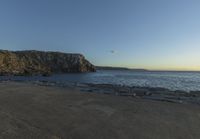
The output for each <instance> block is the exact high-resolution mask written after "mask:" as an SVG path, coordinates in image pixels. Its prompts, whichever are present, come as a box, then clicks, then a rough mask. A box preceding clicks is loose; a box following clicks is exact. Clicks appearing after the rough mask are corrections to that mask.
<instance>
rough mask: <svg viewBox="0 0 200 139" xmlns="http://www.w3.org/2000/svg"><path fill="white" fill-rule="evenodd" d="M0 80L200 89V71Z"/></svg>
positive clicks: (109, 72) (114, 72) (101, 72)
mask: <svg viewBox="0 0 200 139" xmlns="http://www.w3.org/2000/svg"><path fill="white" fill-rule="evenodd" d="M0 80H13V81H51V82H60V83H93V84H113V85H125V86H139V87H162V88H167V89H170V90H173V91H174V90H182V91H200V72H172V71H131V70H130V71H129V70H98V71H97V72H94V73H69V74H54V75H52V76H49V77H43V76H1V77H0Z"/></svg>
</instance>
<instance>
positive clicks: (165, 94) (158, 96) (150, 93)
mask: <svg viewBox="0 0 200 139" xmlns="http://www.w3.org/2000/svg"><path fill="white" fill-rule="evenodd" d="M20 82H22V83H23V82H24V81H20ZM29 83H30V84H37V85H40V86H52V87H61V88H71V89H73V88H75V89H77V90H79V91H81V92H90V93H97V94H98V93H99V94H107V95H112V96H125V97H133V98H139V99H149V100H154V101H165V102H172V103H181V104H182V103H186V104H187V103H191V104H197V105H200V91H190V92H186V91H181V90H176V91H172V90H169V89H166V88H161V87H138V86H133V87H129V86H122V85H113V84H91V83H73V82H71V83H69V82H66V83H60V82H50V81H30V82H29Z"/></svg>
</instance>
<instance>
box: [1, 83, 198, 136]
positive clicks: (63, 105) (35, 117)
mask: <svg viewBox="0 0 200 139" xmlns="http://www.w3.org/2000/svg"><path fill="white" fill-rule="evenodd" d="M0 138H2V139H199V138H200V106H199V105H194V104H193V105H192V104H176V103H169V102H159V101H151V100H144V99H136V98H130V97H120V96H112V95H105V94H97V93H83V92H79V91H78V90H76V89H66V88H65V89H64V88H57V87H45V86H37V85H33V84H28V83H27V84H26V83H16V82H3V83H0Z"/></svg>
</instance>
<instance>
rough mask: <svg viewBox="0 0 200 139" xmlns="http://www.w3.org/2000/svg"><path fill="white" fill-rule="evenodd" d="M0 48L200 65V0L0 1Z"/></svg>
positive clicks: (107, 61) (129, 63)
mask: <svg viewBox="0 0 200 139" xmlns="http://www.w3.org/2000/svg"><path fill="white" fill-rule="evenodd" d="M0 49H8V50H24V49H26V50H28V49H36V50H51V51H62V52H73V53H82V54H84V55H85V56H86V58H87V59H89V60H90V61H91V62H92V63H93V64H95V65H106V66H109V65H110V66H126V67H131V68H148V69H168V70H169V69H170V70H172V69H176V70H177V69H179V70H200V1H199V0H0ZM111 50H113V51H114V52H111Z"/></svg>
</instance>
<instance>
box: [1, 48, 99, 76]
mask: <svg viewBox="0 0 200 139" xmlns="http://www.w3.org/2000/svg"><path fill="white" fill-rule="evenodd" d="M94 71H95V67H94V66H93V65H92V64H91V63H90V62H88V61H87V60H86V59H85V58H84V56H83V55H81V54H68V53H60V52H42V51H4V50H1V51H0V74H1V75H35V74H42V75H48V74H51V73H68V72H94Z"/></svg>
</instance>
